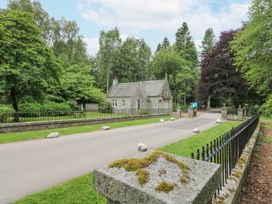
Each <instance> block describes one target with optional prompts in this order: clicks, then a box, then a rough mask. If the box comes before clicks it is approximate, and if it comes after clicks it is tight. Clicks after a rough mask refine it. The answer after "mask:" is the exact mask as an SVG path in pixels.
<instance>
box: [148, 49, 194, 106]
mask: <svg viewBox="0 0 272 204" xmlns="http://www.w3.org/2000/svg"><path fill="white" fill-rule="evenodd" d="M151 73H152V75H153V76H154V77H155V78H156V79H163V78H165V77H167V79H168V81H169V84H170V88H171V91H172V94H173V96H174V99H175V101H178V102H181V100H182V99H183V97H184V96H185V97H186V95H189V96H190V95H191V94H192V90H193V88H194V86H195V84H196V82H197V79H196V77H195V73H194V70H193V69H191V68H190V63H189V62H187V61H186V60H184V59H183V58H182V57H181V56H180V55H179V54H178V53H177V52H176V50H175V49H174V48H173V47H170V48H167V49H162V50H161V51H159V52H157V53H156V55H155V57H154V59H153V62H152V66H151Z"/></svg>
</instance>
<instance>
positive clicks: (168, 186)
mask: <svg viewBox="0 0 272 204" xmlns="http://www.w3.org/2000/svg"><path fill="white" fill-rule="evenodd" d="M176 186H177V185H176V184H174V183H167V182H165V181H162V182H160V183H159V185H157V186H156V188H155V190H156V191H158V192H164V193H168V192H170V191H172V190H173V189H174V188H175V187H176Z"/></svg>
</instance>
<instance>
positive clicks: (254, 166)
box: [241, 127, 272, 204]
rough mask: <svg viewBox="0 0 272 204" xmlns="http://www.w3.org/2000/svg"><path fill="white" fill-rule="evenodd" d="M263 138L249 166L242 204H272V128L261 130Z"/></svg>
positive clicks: (261, 137)
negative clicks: (268, 139)
mask: <svg viewBox="0 0 272 204" xmlns="http://www.w3.org/2000/svg"><path fill="white" fill-rule="evenodd" d="M261 134H262V135H261V136H260V138H259V142H258V145H257V147H256V150H255V153H254V155H253V158H252V161H251V163H250V166H249V172H248V176H247V180H246V185H245V188H244V192H243V196H242V202H241V204H259V203H260V204H261V203H263V204H271V203H272V143H268V142H265V138H266V137H267V138H268V137H271V138H272V128H267V127H266V128H265V127H262V128H261ZM271 141H272V139H271Z"/></svg>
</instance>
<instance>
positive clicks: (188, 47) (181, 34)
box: [175, 22, 198, 68]
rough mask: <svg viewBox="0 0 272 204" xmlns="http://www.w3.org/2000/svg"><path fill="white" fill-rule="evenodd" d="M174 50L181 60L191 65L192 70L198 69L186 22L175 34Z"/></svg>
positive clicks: (195, 52)
mask: <svg viewBox="0 0 272 204" xmlns="http://www.w3.org/2000/svg"><path fill="white" fill-rule="evenodd" d="M175 48H176V50H177V52H178V53H179V55H180V56H181V57H182V58H183V59H185V60H186V61H188V62H190V63H191V67H192V68H196V67H198V57H197V51H196V47H195V43H194V41H193V40H192V36H191V34H190V31H189V28H188V25H187V23H186V22H184V23H183V24H182V26H181V27H180V28H179V29H178V31H177V33H176V43H175Z"/></svg>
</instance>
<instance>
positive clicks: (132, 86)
mask: <svg viewBox="0 0 272 204" xmlns="http://www.w3.org/2000/svg"><path fill="white" fill-rule="evenodd" d="M165 83H167V81H166V80H151V81H139V82H129V83H119V84H117V85H115V86H112V87H111V89H110V92H109V94H108V97H131V96H135V95H137V94H141V95H145V96H147V97H149V96H160V95H161V94H162V90H163V87H164V85H165Z"/></svg>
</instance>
